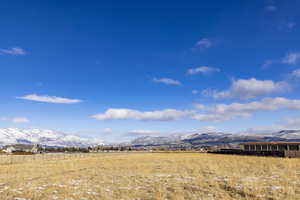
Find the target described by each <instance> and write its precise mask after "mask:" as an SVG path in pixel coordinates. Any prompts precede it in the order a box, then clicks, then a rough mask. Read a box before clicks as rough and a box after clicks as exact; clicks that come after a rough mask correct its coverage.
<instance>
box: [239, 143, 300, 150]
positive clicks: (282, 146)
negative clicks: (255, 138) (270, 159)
mask: <svg viewBox="0 0 300 200" xmlns="http://www.w3.org/2000/svg"><path fill="white" fill-rule="evenodd" d="M243 147H244V151H299V150H300V142H248V143H244V144H243Z"/></svg>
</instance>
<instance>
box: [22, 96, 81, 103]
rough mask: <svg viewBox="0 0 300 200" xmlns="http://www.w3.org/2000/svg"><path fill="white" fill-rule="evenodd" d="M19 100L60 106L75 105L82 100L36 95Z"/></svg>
mask: <svg viewBox="0 0 300 200" xmlns="http://www.w3.org/2000/svg"><path fill="white" fill-rule="evenodd" d="M17 98H18V99H25V100H30V101H38V102H45V103H58V104H74V103H80V102H81V100H79V99H68V98H63V97H57V96H47V95H44V96H40V95H36V94H29V95H25V96H22V97H17Z"/></svg>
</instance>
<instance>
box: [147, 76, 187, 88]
mask: <svg viewBox="0 0 300 200" xmlns="http://www.w3.org/2000/svg"><path fill="white" fill-rule="evenodd" d="M152 81H153V82H155V83H163V84H166V85H178V86H180V85H182V84H181V82H180V81H178V80H173V79H170V78H153V79H152Z"/></svg>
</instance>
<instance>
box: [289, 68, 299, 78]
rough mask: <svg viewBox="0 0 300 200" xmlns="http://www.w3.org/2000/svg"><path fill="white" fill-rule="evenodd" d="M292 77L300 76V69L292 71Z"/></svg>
mask: <svg viewBox="0 0 300 200" xmlns="http://www.w3.org/2000/svg"><path fill="white" fill-rule="evenodd" d="M291 75H292V77H294V78H300V69H296V70H294V71H293V72H292V73H291Z"/></svg>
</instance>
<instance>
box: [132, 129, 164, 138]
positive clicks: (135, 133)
mask: <svg viewBox="0 0 300 200" xmlns="http://www.w3.org/2000/svg"><path fill="white" fill-rule="evenodd" d="M159 133H160V132H159V131H155V130H146V129H137V130H131V131H129V132H128V135H129V136H147V135H158V134H159Z"/></svg>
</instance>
